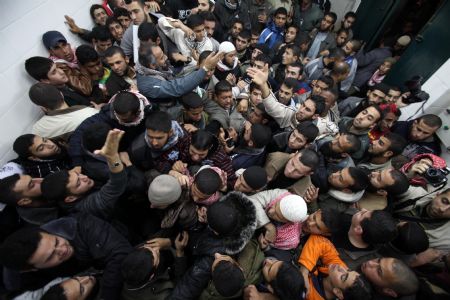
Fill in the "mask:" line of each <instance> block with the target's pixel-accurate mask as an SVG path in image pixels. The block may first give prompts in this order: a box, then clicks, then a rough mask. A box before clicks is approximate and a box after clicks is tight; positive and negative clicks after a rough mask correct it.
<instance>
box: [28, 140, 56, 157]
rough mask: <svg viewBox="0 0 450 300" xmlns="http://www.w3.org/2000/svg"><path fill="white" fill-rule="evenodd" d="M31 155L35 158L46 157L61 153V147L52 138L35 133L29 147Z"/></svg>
mask: <svg viewBox="0 0 450 300" xmlns="http://www.w3.org/2000/svg"><path fill="white" fill-rule="evenodd" d="M29 150H30V152H31V155H32V156H34V157H36V158H44V159H45V158H48V157H52V156H55V155H57V154H59V153H61V148H60V147H59V146H58V145H56V144H55V143H54V142H53V141H52V140H49V139H48V138H43V137H40V136H38V135H35V136H34V138H33V144H32V145H31V146H30V148H29Z"/></svg>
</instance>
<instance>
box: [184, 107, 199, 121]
mask: <svg viewBox="0 0 450 300" xmlns="http://www.w3.org/2000/svg"><path fill="white" fill-rule="evenodd" d="M184 114H185V118H186V120H187V121H191V122H198V121H200V120H201V119H202V114H203V106H201V107H197V108H190V109H185V110H184Z"/></svg>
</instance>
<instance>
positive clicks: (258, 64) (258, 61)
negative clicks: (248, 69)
mask: <svg viewBox="0 0 450 300" xmlns="http://www.w3.org/2000/svg"><path fill="white" fill-rule="evenodd" d="M271 65H272V60H271V59H270V57H269V56H268V55H266V54H264V53H261V54H258V56H256V57H255V60H254V62H253V63H252V67H254V68H257V69H258V70H261V71H264V72H268V71H269V68H270V66H271Z"/></svg>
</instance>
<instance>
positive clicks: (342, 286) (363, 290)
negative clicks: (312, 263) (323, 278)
mask: <svg viewBox="0 0 450 300" xmlns="http://www.w3.org/2000/svg"><path fill="white" fill-rule="evenodd" d="M328 272H329V275H328V276H329V278H330V284H331V287H332V292H333V294H334V296H335V297H336V298H337V299H339V300H343V299H370V298H371V296H372V288H371V286H370V283H369V282H368V281H367V280H366V279H365V278H364V276H361V274H359V273H358V272H356V271H350V270H349V269H347V268H345V267H343V266H341V265H340V264H331V265H329V266H328Z"/></svg>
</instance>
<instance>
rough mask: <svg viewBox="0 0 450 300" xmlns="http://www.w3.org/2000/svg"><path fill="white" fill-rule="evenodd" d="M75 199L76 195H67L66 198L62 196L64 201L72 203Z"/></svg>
mask: <svg viewBox="0 0 450 300" xmlns="http://www.w3.org/2000/svg"><path fill="white" fill-rule="evenodd" d="M77 199H78V197H77V196H67V197H66V198H64V203H72V202H74V201H75V200H77Z"/></svg>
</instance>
